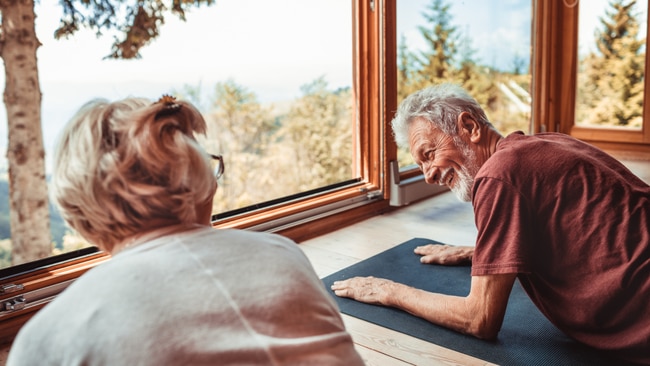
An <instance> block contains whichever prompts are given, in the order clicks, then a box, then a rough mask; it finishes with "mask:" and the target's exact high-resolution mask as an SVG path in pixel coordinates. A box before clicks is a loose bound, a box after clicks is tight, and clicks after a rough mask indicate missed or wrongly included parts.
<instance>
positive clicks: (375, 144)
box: [0, 0, 395, 340]
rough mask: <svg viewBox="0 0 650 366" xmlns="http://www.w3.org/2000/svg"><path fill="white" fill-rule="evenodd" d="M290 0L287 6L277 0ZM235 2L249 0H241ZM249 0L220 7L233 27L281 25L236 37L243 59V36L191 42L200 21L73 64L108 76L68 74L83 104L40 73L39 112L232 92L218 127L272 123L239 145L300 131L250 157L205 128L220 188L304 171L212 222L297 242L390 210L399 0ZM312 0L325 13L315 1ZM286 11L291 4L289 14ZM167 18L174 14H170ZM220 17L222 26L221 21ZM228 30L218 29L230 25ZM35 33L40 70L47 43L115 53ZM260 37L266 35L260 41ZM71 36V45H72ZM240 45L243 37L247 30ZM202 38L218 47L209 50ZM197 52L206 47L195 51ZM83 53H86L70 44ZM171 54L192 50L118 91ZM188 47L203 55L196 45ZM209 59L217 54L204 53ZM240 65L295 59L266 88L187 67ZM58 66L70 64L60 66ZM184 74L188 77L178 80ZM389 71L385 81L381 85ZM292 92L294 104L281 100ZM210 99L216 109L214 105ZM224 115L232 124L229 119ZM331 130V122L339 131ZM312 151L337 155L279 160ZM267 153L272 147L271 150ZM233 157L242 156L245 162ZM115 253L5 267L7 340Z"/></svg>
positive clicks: (2, 314)
mask: <svg viewBox="0 0 650 366" xmlns="http://www.w3.org/2000/svg"><path fill="white" fill-rule="evenodd" d="M282 2H284V3H285V4H283V5H282V4H280V3H282ZM232 3H235V1H234V0H232V1H230V2H228V1H223V2H218V3H217V4H216V5H215V7H214V9H212V8H211V9H210V10H208V9H205V8H201V9H200V10H197V11H195V12H194V13H195V14H194V15H192V14H190V15H188V20H187V24H186V25H185V24H182V26H183V27H185V26H187V27H192V25H193V24H195V23H193V21H194V20H193V17H201V16H207V17H209V16H210V15H209V14H208V13H209V12H210V11H214V12H215V13H213V14H212V15H214V14H218V13H219V11H220V9H223V10H221V11H224V12H226V11H227V9H228V6H230V5H232ZM236 3H237V4H239V3H243V2H241V1H239V0H237V1H236ZM246 4H248V6H245V8H246V12H245V13H240V14H238V15H237V16H238V17H240V18H236V17H235V15H234V14H231V16H230V17H229V16H225V15H224V18H223V19H224V20H223V21H224V22H226V24H225V25H224V28H223V29H225V30H230V29H238V30H239V31H241V32H246V27H245V26H244V28H237V27H238V26H239V25H237V23H238V21H237V19H240V20H241V17H243V16H244V15H245V16H246V17H250V18H255V15H253V14H252V13H258V12H259V13H260V14H262V15H263V17H258V18H268V19H272V20H273V24H274V25H273V27H276V26H278V27H279V28H280V30H283V31H284V33H282V32H280V33H275V32H276V31H275V30H268V37H267V35H265V34H263V33H264V32H262V33H259V32H258V33H255V32H250V31H249V32H248V33H249V37H251V38H249V39H250V40H252V42H253V44H254V45H255V46H254V47H253V48H251V49H246V48H242V47H241V46H238V47H239V48H237V49H238V50H241V51H240V52H241V53H244V54H245V56H246V57H244V58H243V59H238V60H237V61H233V60H235V55H230V54H231V53H232V51H231V48H232V47H234V46H233V44H239V43H236V42H235V41H234V40H231V42H235V43H228V41H227V40H226V41H223V42H225V43H221V41H218V40H217V38H216V37H217V36H216V35H214V34H209V38H210V41H205V40H204V41H198V40H197V41H196V42H198V43H197V44H199V45H200V47H199V46H197V45H196V44H195V45H192V42H194V40H193V39H192V37H198V34H200V33H201V32H205V30H201V29H197V30H188V31H187V33H184V34H185V37H186V38H185V41H186V43H187V44H185V43H182V42H181V43H174V44H172V45H171V46H170V45H167V46H165V48H161V49H158V50H156V49H155V48H154V46H155V44H152V45H151V47H152V48H149V49H148V50H147V49H143V51H142V54H143V58H142V60H141V61H142V62H143V63H142V64H139V63H138V62H139V61H136V62H135V63H131V64H129V66H128V67H127V66H118V65H117V64H114V63H113V61H107V65H104V66H103V67H105V69H103V71H102V72H99V73H98V72H97V70H88V68H91V67H87V68H85V67H84V68H81V67H78V69H77V70H75V69H74V68H75V66H69V67H70V68H71V70H72V71H75V72H77V73H82V74H84V75H86V77H87V78H88V77H93V76H94V77H98V78H105V80H106V81H107V83H109V85H104V86H103V88H101V89H99V90H97V91H93V92H90V91H89V90H88V89H84V88H82V87H80V86H79V85H75V84H73V83H69V85H68V87H69V89H71V90H70V91H69V92H70V93H74V95H81V96H82V97H83V98H82V99H83V101H80V102H77V103H74V102H71V100H70V99H66V98H65V96H64V95H62V94H61V93H62V90H59V91H57V89H56V88H54V89H48V87H46V84H47V83H46V81H45V80H46V79H47V78H46V77H45V76H44V75H45V74H43V76H44V77H43V79H42V84H43V90H42V92H43V115H44V117H43V119H44V120H45V118H46V117H45V116H46V115H51V114H52V113H48V112H47V108H53V109H50V112H55V111H56V112H58V113H59V114H60V117H59V119H58V120H57V121H56V122H55V123H54V126H50V124H48V127H54V128H55V130H56V128H57V127H56V126H59V127H58V128H60V126H61V125H62V124H63V123H65V122H66V121H67V119H68V118H69V117H70V116H71V113H72V112H74V111H76V109H77V108H78V107H79V106H80V105H81V104H82V103H83V102H85V101H86V100H88V99H90V98H92V97H107V98H109V99H118V98H120V97H126V96H130V95H141V96H145V97H149V98H151V99H155V98H158V97H159V96H160V94H162V93H169V92H172V93H174V94H180V95H181V96H184V97H186V98H195V99H194V100H193V101H194V102H195V104H198V105H199V106H202V103H203V102H205V103H208V101H210V100H209V99H208V100H206V99H204V98H205V95H206V94H205V93H207V94H208V95H209V94H210V93H211V92H213V90H214V92H215V93H217V94H219V95H220V96H222V97H223V98H222V99H219V102H223V103H227V102H228V101H231V99H228V98H233V99H232V100H236V101H237V102H238V103H235V104H234V105H219V106H217V107H214V108H211V109H210V108H208V112H207V113H206V114H207V115H208V118H210V119H211V122H214V123H223V124H222V125H220V126H226V127H225V128H230V129H229V130H228V133H229V134H230V135H231V136H236V137H241V136H245V137H248V136H249V134H250V133H256V131H258V130H262V132H264V133H261V135H263V136H261V137H258V140H254V139H252V140H248V141H238V143H242V144H244V143H246V144H249V145H251V144H252V145H256V144H259V141H262V140H264V138H268V139H269V140H272V139H279V138H278V136H279V135H274V133H277V132H279V130H280V129H281V128H283V127H286V126H285V124H289V123H291V125H292V127H293V129H294V130H293V131H292V132H293V133H295V134H294V135H291V134H287V135H283V139H281V140H283V141H288V140H289V138H291V139H293V140H294V141H292V144H276V145H273V146H271V144H269V145H268V146H265V149H264V150H263V151H261V152H263V153H264V155H265V156H263V157H261V156H260V155H250V156H248V155H245V154H243V155H245V156H238V155H242V154H241V153H242V152H250V151H252V150H254V149H252V150H248V149H244V148H240V147H233V146H229V145H228V144H226V143H225V142H224V141H215V140H212V141H211V140H210V137H213V138H214V137H215V135H212V136H208V140H206V141H203V142H204V143H205V147H206V149H208V150H209V152H211V153H217V154H223V155H224V157H225V158H226V164H227V166H226V175H224V178H226V177H227V178H226V179H231V180H232V181H228V180H226V181H225V182H224V183H222V184H223V187H222V188H223V190H222V191H223V192H224V193H223V194H225V195H227V194H230V193H229V192H227V188H228V187H231V189H232V190H233V191H231V192H234V189H236V188H238V187H239V185H241V184H244V183H246V182H238V181H236V179H244V178H250V177H248V176H246V175H245V174H246V171H244V170H240V171H239V172H237V168H236V167H237V166H238V165H244V164H254V165H255V169H257V170H262V171H264V172H265V173H266V172H271V173H273V176H272V178H273V179H275V178H276V177H281V176H282V175H283V174H285V175H286V177H287V178H293V179H294V180H295V178H296V177H295V175H296V174H300V175H303V176H301V177H300V178H301V179H300V180H299V182H300V183H299V184H296V185H295V186H294V187H293V188H292V190H290V191H285V192H276V193H274V194H273V195H272V196H268V197H262V196H259V197H258V196H255V197H252V196H253V195H252V194H250V195H249V196H250V197H246V199H242V200H241V202H240V203H241V204H240V203H237V202H236V201H237V200H236V199H232V200H231V202H234V203H235V204H233V205H230V206H226V207H223V208H222V207H219V209H225V210H226V214H225V215H215V216H214V217H213V218H214V220H215V221H214V225H215V226H216V227H237V228H247V229H251V230H265V231H273V232H277V233H280V234H283V235H286V236H288V237H290V238H292V239H294V240H296V241H300V240H303V239H305V238H309V237H312V236H316V235H318V234H319V233H323V232H327V231H331V230H334V229H336V228H337V227H340V226H344V225H349V224H350V223H353V222H355V221H360V220H362V219H364V218H367V217H370V216H372V215H374V214H377V213H378V212H382V211H383V210H386V209H387V208H388V201H387V199H386V198H387V196H388V192H387V190H386V188H387V186H388V178H387V175H386V174H385V172H386V171H387V168H386V166H387V161H388V160H390V159H391V156H390V154H391V147H390V141H389V140H388V139H387V138H386V136H385V134H384V131H385V129H386V128H385V125H384V123H385V120H386V117H385V116H386V114H387V113H388V112H387V111H389V110H391V111H394V109H395V105H394V104H395V100H394V98H391V97H390V96H388V97H387V95H389V93H390V91H389V90H388V89H387V88H386V87H385V85H387V84H390V83H391V81H390V80H389V78H388V77H387V75H388V76H390V75H391V74H390V73H389V71H388V70H393V69H394V61H393V60H390V61H384V60H383V59H382V58H381V53H380V50H381V49H384V48H386V46H385V44H383V42H387V41H386V38H383V37H381V33H380V29H382V28H383V27H384V26H385V24H384V23H385V22H386V19H388V18H386V19H385V18H384V16H388V15H389V14H388V12H385V11H384V9H390V7H391V4H392V2H390V1H388V2H380V1H368V0H354V1H347V0H338V1H328V2H318V1H311V0H310V1H304V0H299V1H288V0H286V1H278V2H271V3H269V2H266V1H261V0H255V1H252V0H251V1H248V2H246ZM220 5H221V8H220ZM48 6H50V7H53V6H54V5H48V4H43V5H39V6H37V7H36V12H37V14H45V13H48V11H53V9H50V8H47V7H48ZM46 8H47V10H46ZM316 8H317V9H320V10H316ZM287 9H291V11H288V10H287ZM315 12H316V13H318V14H319V16H318V17H316V18H319V19H315V18H314V16H313V15H314V13H315ZM55 13H60V12H55ZM390 14H393V13H390ZM215 16H216V15H215ZM43 18H45V16H42V18H41V17H39V19H43ZM287 18H288V19H287ZM320 18H322V19H320ZM220 19H222V18H220ZM170 23H173V22H172V21H170ZM282 23H285V24H286V26H280V25H281V24H282ZM215 24H218V23H217V22H215ZM37 26H40V25H37ZM388 26H390V25H388ZM232 27H234V28H232ZM310 27H312V28H313V29H312V28H310ZM225 30H222V31H224V32H225ZM278 31H279V30H278ZM164 32H165V31H164V28H163V30H162V34H161V38H160V40H158V41H156V42H160V43H161V44H162V43H163V42H164V39H165V36H166V34H165V33H164ZM46 33H47V32H46ZM50 34H51V33H50ZM296 34H305V35H307V37H308V40H303V39H297V38H295V37H296V36H295V35H296ZM39 35H40V36H41V37H43V39H42V42H43V44H44V45H43V47H42V49H40V52H42V53H40V54H39V60H40V62H42V64H41V65H39V66H41V67H42V69H43V70H45V69H46V66H45V64H44V62H45V60H46V59H47V57H46V54H47V52H51V53H52V54H53V55H55V56H58V57H59V58H60V55H61V54H66V60H69V59H75V58H77V57H71V56H73V55H76V56H78V57H79V58H83V57H94V58H101V57H102V56H104V55H105V54H107V53H108V52H109V50H110V47H108V46H106V47H105V48H101V47H100V48H99V50H98V53H95V54H94V55H92V56H91V55H88V54H89V53H90V49H89V48H88V47H80V43H79V42H82V41H83V40H74V39H73V40H69V41H61V42H59V43H57V44H56V45H51V43H50V42H53V41H48V38H46V36H43V35H41V34H40V33H39ZM86 36H87V37H89V38H92V40H88V42H90V43H89V44H91V45H94V44H95V43H93V42H95V41H94V35H90V36H88V35H86ZM82 38H83V36H82ZM226 38H227V37H226ZM260 39H261V40H263V41H265V42H261V43H255V42H258V41H260ZM66 42H68V45H67V46H66V45H65V44H66ZM97 42H98V41H97ZM237 42H242V41H241V39H239V40H238V41H237ZM301 42H303V43H301ZM304 42H312V43H313V44H305V43H304ZM206 45H209V46H211V47H208V48H206ZM49 47H51V48H49ZM59 47H60V48H59ZM93 47H94V46H93ZM161 47H162V46H161ZM186 47H187V48H186ZM255 47H257V48H255ZM196 49H198V50H199V51H194V50H196ZM293 49H298V50H302V51H303V52H302V54H301V53H298V54H294V57H296V59H291V58H287V57H286V56H287V55H286V54H287V53H288V52H289V51H293ZM48 50H51V51H48ZM79 50H83V51H84V52H83V53H74V52H78V51H79ZM220 50H221V51H220ZM169 52H175V53H181V54H183V53H187V54H186V55H184V56H185V57H186V59H185V62H181V63H178V64H175V65H170V66H168V67H169V69H168V70H167V71H166V72H163V73H160V74H156V75H157V77H158V80H159V83H157V84H156V85H153V86H151V87H150V88H144V86H143V84H144V83H142V82H138V81H137V80H138V77H134V79H133V80H132V82H129V83H127V82H123V83H119V88H118V87H117V86H116V85H111V84H110V82H111V81H112V80H111V75H116V76H117V75H120V74H121V73H123V72H124V73H125V72H126V71H127V69H128V68H134V69H136V70H138V72H140V73H142V74H143V75H146V74H147V73H149V72H152V71H151V70H150V68H151V67H153V66H152V65H151V64H147V63H146V62H147V61H146V60H149V58H154V59H155V60H154V61H155V62H165V57H166V55H168V54H169ZM191 52H199V54H192V53H191ZM334 52H336V53H337V55H336V56H334V55H330V54H329V53H334ZM94 58H93V59H92V60H88V59H86V60H85V62H88V63H91V62H96V60H95V59H94ZM203 58H210V59H208V60H203ZM211 60H212V61H214V62H212V61H211ZM218 60H230V61H229V62H231V63H230V64H228V63H227V64H225V65H224V66H215V65H219V64H218V63H217V61H218ZM237 63H242V64H244V66H247V67H249V68H250V70H252V69H261V70H262V71H263V72H266V73H269V74H273V75H274V76H275V75H276V74H280V72H279V71H278V70H279V69H278V68H275V67H276V66H277V67H279V66H281V65H282V64H284V63H290V67H291V72H290V73H285V74H280V75H279V76H280V77H279V78H273V79H271V78H269V79H268V80H272V83H271V84H270V85H267V84H261V86H260V88H261V89H257V87H253V86H252V85H253V84H254V82H255V81H256V79H255V77H254V76H253V75H249V74H247V73H245V72H244V73H243V74H242V75H247V76H248V77H249V78H248V79H246V78H241V79H238V78H235V77H232V78H226V79H225V80H223V81H222V82H221V83H215V84H216V87H215V88H214V89H213V87H212V86H210V85H208V84H207V82H205V81H201V80H200V79H192V77H189V76H188V75H191V74H190V73H191V71H192V69H195V68H201V67H202V68H203V71H201V73H202V75H213V74H218V75H224V74H225V75H226V76H228V71H227V69H229V68H232V69H233V70H234V69H235V68H236V67H238V66H239V65H237ZM59 66H60V67H63V66H65V65H64V64H60V65H59ZM43 72H45V71H43ZM251 72H252V71H251ZM58 73H59V74H60V75H65V74H67V72H65V71H64V70H58ZM154 73H155V72H154ZM290 74H291V75H290ZM294 76H298V78H297V80H296V81H295V83H294V82H293V81H292V84H291V85H289V86H290V88H289V89H288V91H287V93H289V94H283V93H284V89H282V90H281V89H280V86H284V85H288V84H289V80H293V77H294ZM142 77H144V76H142ZM205 77H206V78H207V77H208V76H205ZM178 80H180V81H181V82H180V83H178ZM188 80H189V82H194V84H191V83H189V84H188V86H187V87H186V85H185V84H184V83H185V82H188ZM206 80H207V79H206ZM383 80H387V81H386V82H383ZM59 81H60V84H58V86H59V87H60V88H63V85H62V83H63V82H64V81H66V80H65V79H60V80H59ZM257 81H259V80H257ZM203 88H206V89H203ZM264 88H267V92H269V93H270V95H272V96H273V97H275V98H278V99H277V100H275V101H269V103H268V104H267V103H266V102H265V101H263V100H262V98H261V97H260V95H261V93H262V89H264ZM393 90H394V89H393ZM257 93H260V94H257ZM95 94H96V95H95ZM59 98H60V99H59ZM75 100H76V99H75ZM287 101H288V102H289V103H285V102H287ZM75 104H76V105H75ZM53 105H54V106H56V105H58V106H69V107H70V109H71V111H67V110H66V111H60V110H57V108H56V107H53ZM48 106H49V107H48ZM231 106H234V109H232V110H231V111H235V112H238V113H240V114H238V118H241V119H240V120H237V119H233V120H230V121H229V120H225V121H224V118H223V114H222V113H221V112H222V111H224V110H226V107H231ZM208 107H212V106H209V105H208ZM242 111H245V112H246V113H243V112H242ZM312 111H313V114H312ZM267 112H268V113H267ZM227 123H231V125H228V124H227ZM251 125H253V126H256V127H255V128H254V131H253V132H250V131H241V130H238V128H247V127H249V126H251ZM267 128H268V129H267ZM325 128H331V130H327V129H325ZM334 130H336V131H337V132H336V134H337V136H333V137H336V138H338V140H336V142H335V143H334V144H329V145H324V146H320V145H317V144H314V145H305V144H297V143H295V142H296V141H298V140H301V141H305V139H313V138H315V137H318V136H319V135H321V134H323V135H324V134H327V133H330V131H334ZM339 133H340V136H339V135H338V134H339ZM321 137H322V136H321ZM317 142H322V141H317ZM211 144H212V145H211ZM300 148H308V150H309V151H295V149H300ZM315 151H317V152H318V154H317V155H324V154H325V155H327V154H326V153H328V155H329V156H328V157H327V158H325V159H323V160H316V163H314V162H315V160H313V157H311V156H310V157H309V158H310V159H312V160H305V161H300V162H299V163H300V164H298V162H296V163H297V164H296V166H295V168H296V169H297V170H295V171H289V170H287V169H288V168H287V165H281V164H279V163H278V162H279V161H282V164H285V161H284V160H282V159H283V158H286V159H289V160H291V159H306V158H307V157H306V156H305V155H304V154H311V153H314V152H315ZM271 155H273V156H275V159H274V158H273V156H271ZM236 156H237V157H236ZM267 156H268V159H267ZM229 159H230V160H229ZM235 159H241V161H237V160H235ZM248 159H250V160H248ZM256 159H257V161H256ZM393 159H394V157H393ZM310 165H311V166H310ZM319 165H320V166H319ZM312 168H313V169H314V170H313V171H306V169H312ZM323 169H326V170H329V169H334V170H337V171H338V172H339V173H338V174H336V175H333V177H327V179H322V180H321V178H322V177H321V176H320V175H321V173H322V171H323ZM303 177H310V179H302V178H303ZM269 179H271V177H270V176H269V175H265V177H264V180H263V182H262V183H264V184H267V186H265V187H266V188H268V184H271V183H272V182H269ZM269 191H270V190H269ZM237 196H238V197H239V198H242V196H241V195H240V194H239V193H237V194H233V195H232V197H234V198H238V197H237ZM251 197H252V198H251ZM249 198H250V199H249ZM228 212H230V214H228ZM107 258H108V257H107V255H105V254H103V253H97V252H96V251H93V250H92V248H90V249H80V250H76V251H72V252H70V253H65V254H61V255H59V256H54V257H51V258H47V259H43V260H37V261H34V262H30V263H26V264H21V265H18V266H14V267H9V268H5V269H2V270H0V286H3V287H1V288H2V290H0V303H2V304H3V305H2V308H0V323H2V324H3V325H2V327H0V329H2V331H1V332H0V340H2V339H6V338H7V337H10V336H11V335H12V334H14V333H15V331H16V330H17V328H18V327H19V326H20V324H22V323H23V322H24V321H26V319H27V318H29V316H31V314H32V313H33V311H35V310H36V309H38V308H40V307H41V306H43V305H44V304H45V303H47V301H49V299H51V298H52V296H55V294H56V293H57V292H59V291H61V290H62V288H64V287H65V286H66V285H67V284H68V283H69V282H70V281H72V280H74V278H76V277H77V276H79V275H80V274H82V273H83V272H84V271H86V270H87V269H89V268H92V266H94V265H96V264H97V263H101V262H102V261H104V260H107ZM5 325H6V326H5Z"/></svg>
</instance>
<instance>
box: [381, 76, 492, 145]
mask: <svg viewBox="0 0 650 366" xmlns="http://www.w3.org/2000/svg"><path fill="white" fill-rule="evenodd" d="M462 112H469V114H470V115H471V116H472V117H473V118H474V119H475V120H476V121H477V122H478V123H480V124H486V125H490V126H491V123H490V122H489V121H488V119H487V116H486V115H485V112H484V111H483V108H481V106H480V105H479V104H478V102H477V101H476V100H475V99H474V98H472V97H471V96H470V95H469V94H468V93H467V91H465V89H463V88H462V87H461V86H459V85H457V84H452V83H443V84H438V85H435V86H431V87H428V88H425V89H422V90H419V91H417V92H415V93H413V94H411V95H409V96H408V97H407V98H406V99H404V100H403V101H402V103H401V104H400V106H399V108H398V109H397V113H396V114H395V118H393V121H392V122H391V126H392V128H393V135H394V136H395V142H397V145H398V146H399V147H407V148H408V137H409V136H408V130H409V125H410V124H411V122H413V121H414V120H415V119H416V118H420V117H421V118H425V119H426V120H427V121H429V122H431V123H432V124H433V125H434V126H435V127H436V128H438V129H440V130H441V131H442V132H444V133H446V134H448V135H451V136H457V135H458V125H457V123H456V122H457V119H458V115H460V113H462Z"/></svg>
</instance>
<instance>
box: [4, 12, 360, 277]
mask: <svg viewBox="0 0 650 366" xmlns="http://www.w3.org/2000/svg"><path fill="white" fill-rule="evenodd" d="M35 11H36V14H37V20H36V31H37V36H38V37H39V40H40V41H41V43H42V46H41V47H40V48H39V50H38V55H37V56H38V67H39V78H40V86H41V91H42V94H43V98H42V126H43V134H44V144H45V151H46V165H47V175H49V174H50V173H51V166H52V162H51V155H52V150H53V147H54V144H55V141H56V138H57V137H58V133H59V131H60V130H61V129H62V127H63V126H64V125H65V124H66V123H67V121H68V120H69V119H70V118H71V117H72V115H73V114H74V113H75V112H76V111H77V110H78V108H79V107H80V106H81V105H82V104H83V103H85V102H86V101H88V100H90V99H92V98H96V97H102V98H107V99H109V100H116V99H121V98H126V97H129V96H142V97H147V98H150V99H152V100H156V99H157V98H159V97H160V96H161V95H162V94H172V95H176V96H179V97H182V98H184V99H187V100H190V101H191V102H193V103H194V104H195V105H197V106H198V107H199V108H200V109H201V110H202V112H203V113H204V115H205V116H206V118H207V120H208V125H209V126H208V136H207V138H203V139H201V143H202V144H203V146H204V147H205V148H206V150H208V152H210V153H213V154H221V155H223V158H224V161H225V168H226V169H225V174H224V175H223V177H222V178H220V180H219V185H220V188H219V189H218V191H217V195H216V199H215V204H214V213H223V212H225V211H231V210H237V209H241V208H244V207H249V206H251V205H258V204H260V203H263V202H268V201H271V200H275V199H278V198H281V197H285V196H290V195H296V194H301V193H303V192H311V191H313V190H315V189H319V188H323V187H325V186H328V185H333V184H339V185H340V184H341V182H346V181H354V180H356V179H358V177H357V176H356V174H357V171H358V169H356V168H355V167H354V166H353V161H354V160H353V156H354V152H353V136H354V134H353V132H354V131H353V128H354V126H355V125H356V124H355V123H354V121H353V118H354V117H353V113H352V111H353V97H352V96H353V92H352V90H351V86H352V70H353V56H352V51H353V50H352V47H353V46H352V34H353V32H352V16H353V15H352V6H351V3H350V1H349V0H328V1H318V0H278V1H266V0H221V1H218V2H216V3H215V4H214V5H212V6H209V7H208V6H202V7H200V8H193V9H192V10H190V11H189V12H187V14H186V17H187V20H186V22H183V21H180V20H178V19H177V18H176V17H174V16H171V15H168V16H167V17H166V19H165V24H164V25H163V26H162V28H161V31H160V37H159V38H158V39H157V40H154V41H153V42H152V43H151V44H150V45H148V46H146V47H145V48H143V49H142V50H141V55H142V58H140V59H136V60H127V61H123V60H110V59H103V57H104V56H106V55H108V54H109V53H110V50H111V43H112V41H113V35H112V34H104V36H103V37H101V38H97V37H96V36H95V34H94V33H93V32H92V31H89V30H82V31H80V32H79V33H78V34H76V35H75V36H74V37H73V38H70V39H68V40H59V41H57V40H54V39H53V36H52V35H53V33H54V30H55V29H56V28H57V26H58V25H59V19H60V17H61V14H62V11H61V9H60V7H59V5H58V4H57V2H54V1H42V2H38V3H36V6H35ZM288 14H290V15H289V16H288ZM315 15H316V16H315ZM3 75H4V73H2V75H0V82H2V83H3V84H4V76H3ZM6 129H7V122H6V111H5V109H4V108H0V150H2V152H3V154H2V156H0V268H2V267H7V266H9V265H12V263H11V259H10V257H11V238H10V235H11V234H10V228H9V204H8V202H9V199H8V197H9V193H8V173H7V167H8V164H7V161H6V157H5V156H6V154H5V153H4V152H6V149H7V144H6V141H7V130H6ZM51 228H52V241H53V250H52V254H59V253H62V252H67V251H71V250H75V249H78V248H80V247H84V246H88V244H87V243H85V242H84V241H83V240H82V239H81V238H79V237H77V236H76V235H74V233H73V232H72V231H71V230H70V229H69V228H68V227H66V225H65V224H64V223H63V221H62V219H61V217H60V215H59V214H58V213H57V212H56V210H55V209H54V208H53V207H52V209H51ZM34 259H37V258H34ZM13 264H14V265H15V264H18V263H13Z"/></svg>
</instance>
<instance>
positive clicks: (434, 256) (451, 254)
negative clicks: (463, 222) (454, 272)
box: [414, 244, 474, 266]
mask: <svg viewBox="0 0 650 366" xmlns="http://www.w3.org/2000/svg"><path fill="white" fill-rule="evenodd" d="M414 253H415V254H418V255H421V256H422V258H420V262H421V263H426V264H441V265H444V266H454V265H458V264H467V263H471V262H472V255H474V247H468V246H452V245H444V244H443V245H440V244H428V245H423V246H419V247H417V248H415V250H414Z"/></svg>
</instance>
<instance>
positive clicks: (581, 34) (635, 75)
mask: <svg viewBox="0 0 650 366" xmlns="http://www.w3.org/2000/svg"><path fill="white" fill-rule="evenodd" d="M587 4H588V5H587ZM535 11H536V12H537V14H538V15H537V18H538V19H539V22H538V23H537V25H536V30H537V31H536V33H535V41H534V42H535V49H536V52H537V56H536V57H535V63H536V64H535V67H536V68H537V69H536V70H534V73H533V75H534V76H533V77H534V82H533V84H534V85H535V86H536V88H535V89H534V93H535V94H536V95H535V97H534V99H535V101H536V103H535V105H534V107H533V122H534V128H535V131H557V132H563V133H567V134H571V135H573V136H574V137H577V138H579V139H582V140H585V141H588V142H590V143H592V144H595V145H597V146H600V147H601V148H606V149H610V150H627V151H635V152H647V151H648V144H650V118H649V114H648V113H649V112H648V109H647V108H646V106H647V105H648V103H647V98H648V93H644V91H645V90H647V86H648V80H647V78H645V69H646V67H647V64H648V58H647V54H646V48H647V37H646V35H647V27H648V2H647V1H646V0H640V1H633V0H616V1H590V2H588V3H587V2H581V1H577V0H576V1H562V2H557V3H556V2H544V1H537V2H536V3H535Z"/></svg>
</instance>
